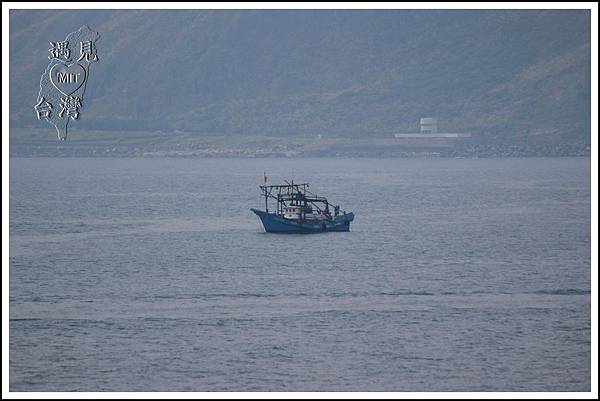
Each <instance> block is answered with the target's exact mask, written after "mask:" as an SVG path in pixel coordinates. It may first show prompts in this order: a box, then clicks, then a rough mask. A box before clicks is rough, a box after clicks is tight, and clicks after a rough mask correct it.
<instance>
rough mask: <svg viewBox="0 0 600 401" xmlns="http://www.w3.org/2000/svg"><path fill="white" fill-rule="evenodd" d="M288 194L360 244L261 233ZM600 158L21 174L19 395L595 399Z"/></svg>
mask: <svg viewBox="0 0 600 401" xmlns="http://www.w3.org/2000/svg"><path fill="white" fill-rule="evenodd" d="M263 171H266V172H267V175H268V177H269V183H277V182H280V181H282V180H283V179H289V178H292V177H293V178H294V180H295V181H297V182H299V181H308V182H310V184H311V190H313V191H314V192H316V193H317V194H319V195H324V196H327V197H328V198H330V200H331V201H333V202H336V203H341V206H342V209H345V210H347V211H354V212H355V213H356V219H355V221H354V223H352V225H351V231H350V232H349V233H322V234H312V235H281V234H266V233H264V232H263V230H262V227H261V225H260V222H259V219H258V218H257V216H255V215H254V214H253V213H252V212H251V211H250V210H249V209H250V207H264V201H263V199H262V198H261V197H260V196H259V189H258V188H257V186H258V185H260V184H261V179H262V174H263ZM590 363H591V361H590V159H588V158H554V159H543V158H539V159H534V158H532V159H475V160H468V159H399V160H394V159H381V160H378V159H175V158H174V159H168V158H164V159H111V158H95V159H86V158H81V159H60V158H57V159H11V160H10V390H11V391H149V390H153V391H154V390H156V391H361V390H362V391H383V390H385V391H590V374H591V373H590Z"/></svg>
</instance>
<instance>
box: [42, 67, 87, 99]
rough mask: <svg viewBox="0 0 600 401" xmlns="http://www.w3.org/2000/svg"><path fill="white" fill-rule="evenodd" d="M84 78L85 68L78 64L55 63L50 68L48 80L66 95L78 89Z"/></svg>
mask: <svg viewBox="0 0 600 401" xmlns="http://www.w3.org/2000/svg"><path fill="white" fill-rule="evenodd" d="M85 78H86V76H85V68H83V67H82V66H81V65H79V64H71V65H66V64H56V65H54V66H53V67H52V68H50V82H52V85H54V87H55V88H56V89H58V90H59V91H60V93H62V94H63V95H66V96H69V95H71V94H72V93H74V92H75V91H76V90H77V89H79V88H80V87H81V85H83V83H84V82H85Z"/></svg>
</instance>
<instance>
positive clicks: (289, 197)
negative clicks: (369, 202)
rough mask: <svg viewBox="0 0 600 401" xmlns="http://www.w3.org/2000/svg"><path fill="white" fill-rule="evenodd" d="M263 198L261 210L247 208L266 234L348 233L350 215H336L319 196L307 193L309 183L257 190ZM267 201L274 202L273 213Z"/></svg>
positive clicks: (350, 220)
mask: <svg viewBox="0 0 600 401" xmlns="http://www.w3.org/2000/svg"><path fill="white" fill-rule="evenodd" d="M259 188H260V189H261V191H262V196H264V197H265V210H264V211H263V210H258V209H254V208H252V209H250V210H252V211H253V212H254V213H256V215H257V216H258V217H259V218H260V220H261V222H262V224H263V227H264V228H265V231H266V232H268V233H302V234H304V233H319V232H328V231H350V222H352V220H354V213H352V212H350V213H346V211H342V212H340V207H339V205H332V204H330V203H329V201H327V199H326V198H324V197H322V196H317V195H315V194H314V193H312V192H310V191H309V190H308V188H309V184H308V183H302V184H294V181H292V182H291V183H290V182H288V181H285V184H282V185H266V176H265V185H261V186H260V187H259ZM269 200H275V202H276V206H275V210H273V211H269Z"/></svg>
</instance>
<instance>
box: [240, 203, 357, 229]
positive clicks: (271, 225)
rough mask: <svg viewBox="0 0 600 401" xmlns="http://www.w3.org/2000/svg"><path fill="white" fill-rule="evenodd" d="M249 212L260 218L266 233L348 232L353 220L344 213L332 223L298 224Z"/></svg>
mask: <svg viewBox="0 0 600 401" xmlns="http://www.w3.org/2000/svg"><path fill="white" fill-rule="evenodd" d="M250 210H252V211H253V212H254V213H256V215H257V216H258V217H260V221H262V224H263V227H264V228H265V231H266V232H268V233H290V234H307V233H322V232H329V231H350V222H351V221H352V220H354V213H346V214H342V215H340V216H337V217H336V218H334V219H333V221H319V220H306V221H304V222H302V223H299V222H297V221H294V220H289V219H284V218H283V217H279V216H276V215H275V214H273V213H267V212H264V211H262V210H257V209H250Z"/></svg>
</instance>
